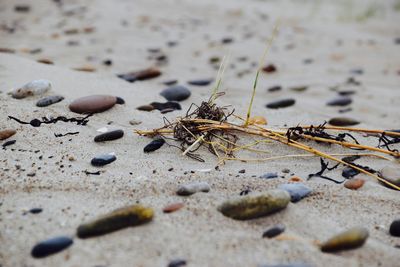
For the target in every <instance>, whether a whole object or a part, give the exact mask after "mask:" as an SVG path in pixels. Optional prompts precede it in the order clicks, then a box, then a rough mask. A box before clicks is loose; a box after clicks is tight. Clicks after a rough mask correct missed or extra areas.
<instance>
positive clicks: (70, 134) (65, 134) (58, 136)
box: [54, 132, 79, 137]
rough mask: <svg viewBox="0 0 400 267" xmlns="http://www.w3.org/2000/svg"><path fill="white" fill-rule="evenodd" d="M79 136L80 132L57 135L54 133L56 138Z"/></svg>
mask: <svg viewBox="0 0 400 267" xmlns="http://www.w3.org/2000/svg"><path fill="white" fill-rule="evenodd" d="M77 134H79V132H69V133H65V134H56V133H54V136H55V137H63V136H67V135H77Z"/></svg>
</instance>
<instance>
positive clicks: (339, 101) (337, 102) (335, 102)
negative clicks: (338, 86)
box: [326, 96, 353, 107]
mask: <svg viewBox="0 0 400 267" xmlns="http://www.w3.org/2000/svg"><path fill="white" fill-rule="evenodd" d="M352 102H353V100H352V99H351V98H350V97H345V96H343V97H338V98H335V99H332V100H331V101H328V102H327V103H326V104H327V105H328V106H340V107H343V106H347V105H350V104H351V103H352Z"/></svg>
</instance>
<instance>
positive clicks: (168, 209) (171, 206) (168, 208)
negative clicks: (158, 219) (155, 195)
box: [163, 203, 184, 213]
mask: <svg viewBox="0 0 400 267" xmlns="http://www.w3.org/2000/svg"><path fill="white" fill-rule="evenodd" d="M183 206H184V205H183V203H173V204H169V205H167V206H165V207H164V208H163V212H164V213H171V212H174V211H177V210H179V209H181V208H182V207H183Z"/></svg>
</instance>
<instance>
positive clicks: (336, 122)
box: [329, 117, 360, 126]
mask: <svg viewBox="0 0 400 267" xmlns="http://www.w3.org/2000/svg"><path fill="white" fill-rule="evenodd" d="M359 123H360V122H359V121H357V120H355V119H352V118H345V117H337V118H332V119H330V120H329V124H330V125H333V126H353V125H357V124H359Z"/></svg>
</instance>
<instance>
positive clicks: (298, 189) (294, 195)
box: [278, 183, 312, 202]
mask: <svg viewBox="0 0 400 267" xmlns="http://www.w3.org/2000/svg"><path fill="white" fill-rule="evenodd" d="M278 189H281V190H285V191H287V192H288V193H289V194H290V198H291V200H290V201H291V202H298V201H300V200H301V199H302V198H305V197H306V196H308V195H309V194H310V193H311V192H312V190H311V188H309V187H308V186H306V185H305V184H303V183H295V184H280V185H279V186H278Z"/></svg>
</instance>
